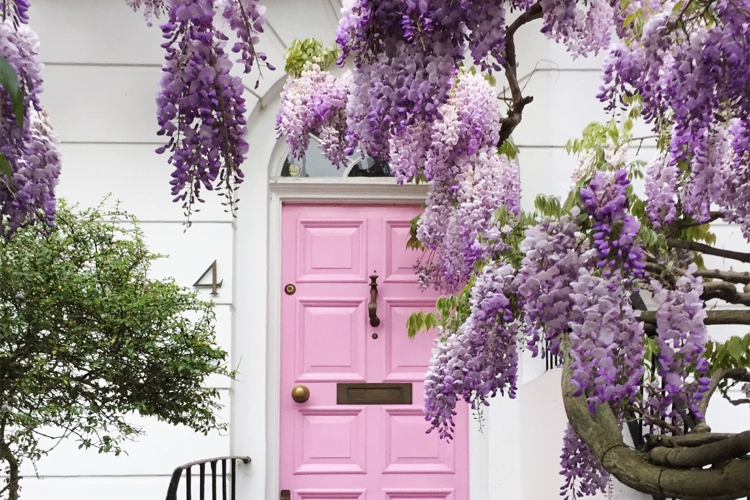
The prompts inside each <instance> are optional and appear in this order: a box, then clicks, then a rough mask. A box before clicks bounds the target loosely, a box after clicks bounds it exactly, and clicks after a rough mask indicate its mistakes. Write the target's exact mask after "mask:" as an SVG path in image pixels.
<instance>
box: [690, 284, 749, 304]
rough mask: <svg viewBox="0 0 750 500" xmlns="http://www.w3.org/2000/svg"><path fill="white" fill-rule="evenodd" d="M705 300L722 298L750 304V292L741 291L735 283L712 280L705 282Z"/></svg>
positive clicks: (733, 302)
mask: <svg viewBox="0 0 750 500" xmlns="http://www.w3.org/2000/svg"><path fill="white" fill-rule="evenodd" d="M701 298H702V299H703V300H711V299H721V300H724V301H726V302H730V303H732V304H742V305H745V306H750V293H740V292H738V291H737V287H736V286H735V284H734V283H728V282H726V281H711V282H708V283H704V284H703V294H702V295H701Z"/></svg>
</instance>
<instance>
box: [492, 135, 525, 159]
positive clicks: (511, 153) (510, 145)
mask: <svg viewBox="0 0 750 500" xmlns="http://www.w3.org/2000/svg"><path fill="white" fill-rule="evenodd" d="M497 152H498V153H500V154H501V155H505V156H507V157H508V158H510V159H511V160H514V159H515V158H516V157H517V156H518V153H519V152H520V150H519V149H518V146H516V145H515V143H514V142H513V140H512V139H510V138H509V139H508V140H507V141H505V142H504V143H502V144H501V145H500V147H499V148H498V150H497Z"/></svg>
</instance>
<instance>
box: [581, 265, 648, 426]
mask: <svg viewBox="0 0 750 500" xmlns="http://www.w3.org/2000/svg"><path fill="white" fill-rule="evenodd" d="M570 286H571V288H572V289H573V293H572V295H571V299H572V302H573V305H572V307H571V312H570V315H569V318H570V319H569V326H570V329H571V332H570V335H569V338H570V354H571V357H572V363H571V369H572V371H573V376H572V382H573V385H574V386H575V387H576V389H577V390H576V393H575V396H580V395H585V396H586V400H587V402H588V407H589V411H591V412H592V413H595V412H596V405H599V404H605V403H609V404H611V405H613V406H617V405H619V404H620V403H622V402H632V400H633V398H634V397H635V396H636V395H637V394H638V392H639V388H640V383H641V376H642V375H643V335H644V333H643V323H641V322H639V320H638V317H637V316H636V313H635V311H634V310H633V307H632V305H631V303H630V296H629V292H628V291H627V290H626V289H625V288H624V287H623V283H622V280H621V279H620V278H619V277H617V276H614V277H612V278H610V279H606V278H601V277H598V276H594V275H592V274H590V273H589V271H588V270H586V269H581V274H580V276H579V277H578V279H577V280H576V281H574V282H573V283H571V285H570Z"/></svg>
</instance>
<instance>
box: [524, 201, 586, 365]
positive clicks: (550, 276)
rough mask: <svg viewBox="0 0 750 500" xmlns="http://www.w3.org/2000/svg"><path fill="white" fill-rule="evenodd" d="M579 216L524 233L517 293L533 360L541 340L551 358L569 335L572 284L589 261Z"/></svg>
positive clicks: (574, 214)
mask: <svg viewBox="0 0 750 500" xmlns="http://www.w3.org/2000/svg"><path fill="white" fill-rule="evenodd" d="M578 213H579V211H578V209H577V208H575V209H574V210H573V212H572V213H571V215H566V216H563V217H561V218H560V219H554V218H551V217H548V218H545V219H543V220H542V221H541V222H540V223H539V224H537V225H535V226H532V227H530V228H529V229H527V230H526V237H525V238H524V240H523V242H521V252H522V253H523V255H524V257H523V260H522V261H521V266H520V267H519V269H518V277H517V283H518V293H519V295H520V296H521V297H522V298H523V300H522V303H523V310H524V312H525V314H526V317H525V326H524V329H523V330H524V333H525V335H526V336H527V339H528V340H527V345H528V347H529V348H530V349H531V351H532V353H533V354H534V355H535V356H536V355H537V353H538V350H539V341H540V340H541V339H545V340H546V341H547V342H549V346H548V349H549V352H550V354H553V355H558V354H560V340H561V335H562V334H564V333H567V332H568V323H569V320H570V313H571V310H572V305H573V299H572V292H573V289H572V288H571V284H572V283H573V282H574V281H576V280H577V279H578V276H579V274H580V270H581V269H583V268H586V267H587V266H588V265H589V263H590V261H591V257H592V256H591V252H588V251H587V250H588V240H586V239H585V238H584V236H583V235H582V234H581V233H580V229H579V227H578V225H577V224H576V223H575V218H576V217H577V216H578ZM571 248H578V251H575V252H572V251H570V249H571Z"/></svg>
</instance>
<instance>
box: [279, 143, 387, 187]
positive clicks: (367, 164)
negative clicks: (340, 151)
mask: <svg viewBox="0 0 750 500" xmlns="http://www.w3.org/2000/svg"><path fill="white" fill-rule="evenodd" d="M390 175H391V169H390V168H389V167H388V164H387V163H386V162H383V161H378V160H376V159H375V158H372V157H370V156H367V157H365V158H362V157H352V158H351V161H350V163H349V166H348V167H346V168H338V167H336V166H335V165H334V164H333V163H331V162H330V161H328V159H327V158H326V157H325V156H323V153H321V152H320V145H319V143H318V141H317V140H316V139H315V138H314V137H313V138H311V140H310V146H308V148H307V151H305V156H304V157H302V158H300V159H297V158H294V157H293V156H292V155H291V154H288V155H287V156H286V159H285V160H284V165H283V166H282V167H281V177H298V178H322V177H390Z"/></svg>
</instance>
